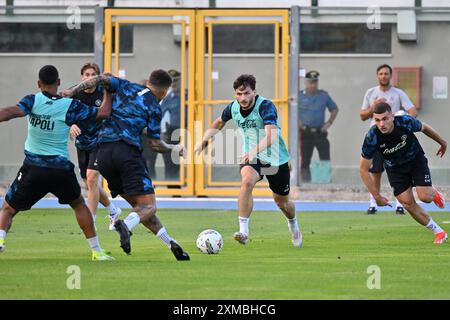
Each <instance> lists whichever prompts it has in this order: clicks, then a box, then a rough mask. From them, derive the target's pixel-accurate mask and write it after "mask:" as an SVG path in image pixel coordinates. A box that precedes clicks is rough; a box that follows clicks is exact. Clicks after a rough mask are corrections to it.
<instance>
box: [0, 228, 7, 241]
mask: <svg viewBox="0 0 450 320" xmlns="http://www.w3.org/2000/svg"><path fill="white" fill-rule="evenodd" d="M5 238H6V231H5V230H0V239H3V240H4V239H5Z"/></svg>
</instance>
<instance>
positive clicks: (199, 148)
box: [194, 140, 208, 155]
mask: <svg viewBox="0 0 450 320" xmlns="http://www.w3.org/2000/svg"><path fill="white" fill-rule="evenodd" d="M207 145H208V141H204V140H202V141H200V142H198V143H197V144H196V145H195V147H194V154H196V155H200V153H202V151H203V149H205V148H206V146H207Z"/></svg>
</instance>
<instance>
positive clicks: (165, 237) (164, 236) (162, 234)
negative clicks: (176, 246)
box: [156, 227, 176, 247]
mask: <svg viewBox="0 0 450 320" xmlns="http://www.w3.org/2000/svg"><path fill="white" fill-rule="evenodd" d="M156 236H157V237H158V238H160V239H161V240H162V241H163V242H164V243H165V244H167V245H168V246H169V247H170V241H175V240H174V239H173V238H172V237H171V236H169V234H168V233H167V230H166V228H164V227H162V228H161V229H159V231H158V233H157V234H156ZM175 242H176V241H175Z"/></svg>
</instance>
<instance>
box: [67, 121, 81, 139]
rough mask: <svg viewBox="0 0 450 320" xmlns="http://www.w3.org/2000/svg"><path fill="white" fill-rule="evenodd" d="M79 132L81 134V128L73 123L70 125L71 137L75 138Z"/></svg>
mask: <svg viewBox="0 0 450 320" xmlns="http://www.w3.org/2000/svg"><path fill="white" fill-rule="evenodd" d="M80 134H81V129H80V128H79V127H78V126H77V125H76V124H74V125H72V126H71V127H70V136H71V137H72V138H76V137H78V136H79V135H80Z"/></svg>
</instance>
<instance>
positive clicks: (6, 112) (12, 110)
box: [0, 106, 26, 122]
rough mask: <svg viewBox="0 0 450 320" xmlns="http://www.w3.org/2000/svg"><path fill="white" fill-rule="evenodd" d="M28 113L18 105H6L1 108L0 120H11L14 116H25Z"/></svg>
mask: <svg viewBox="0 0 450 320" xmlns="http://www.w3.org/2000/svg"><path fill="white" fill-rule="evenodd" d="M25 116H26V114H25V112H23V110H22V109H20V108H19V107H18V106H11V107H4V108H1V109H0V122H3V121H9V120H11V119H14V118H20V117H25Z"/></svg>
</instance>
